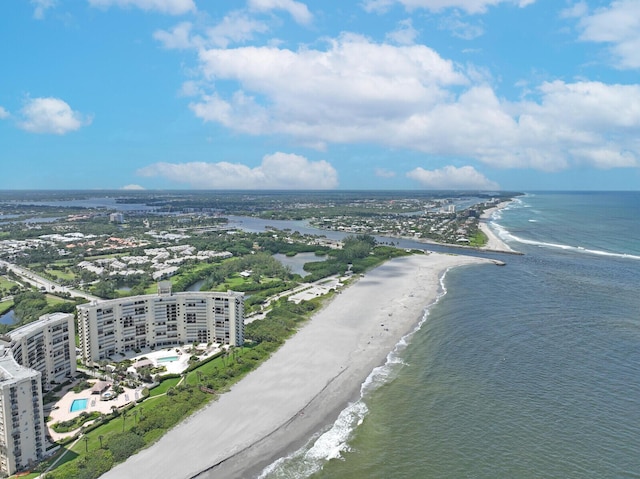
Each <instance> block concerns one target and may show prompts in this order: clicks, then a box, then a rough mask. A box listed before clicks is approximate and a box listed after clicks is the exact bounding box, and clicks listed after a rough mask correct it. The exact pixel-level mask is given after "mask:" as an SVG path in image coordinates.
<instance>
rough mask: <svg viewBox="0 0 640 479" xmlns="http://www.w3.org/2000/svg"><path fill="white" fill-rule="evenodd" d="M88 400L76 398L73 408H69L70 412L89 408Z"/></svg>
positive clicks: (72, 404)
mask: <svg viewBox="0 0 640 479" xmlns="http://www.w3.org/2000/svg"><path fill="white" fill-rule="evenodd" d="M88 402H89V400H88V399H74V400H73V402H72V403H71V409H69V412H76V411H83V410H84V409H87V403H88Z"/></svg>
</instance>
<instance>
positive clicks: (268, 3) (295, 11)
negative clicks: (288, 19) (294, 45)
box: [249, 0, 313, 25]
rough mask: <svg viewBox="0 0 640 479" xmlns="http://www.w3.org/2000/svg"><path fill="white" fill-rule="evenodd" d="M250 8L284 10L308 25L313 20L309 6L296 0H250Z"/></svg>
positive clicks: (297, 20) (264, 10)
mask: <svg viewBox="0 0 640 479" xmlns="http://www.w3.org/2000/svg"><path fill="white" fill-rule="evenodd" d="M249 8H251V9H252V10H256V11H260V12H268V11H271V10H284V11H286V12H287V13H289V15H291V16H292V17H293V19H294V20H295V21H296V22H297V23H300V24H302V25H307V24H309V23H311V21H312V20H313V15H312V14H311V12H310V11H309V9H308V8H307V6H306V5H305V4H304V3H302V2H296V1H294V0H249Z"/></svg>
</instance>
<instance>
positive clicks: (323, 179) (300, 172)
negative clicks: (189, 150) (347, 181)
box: [138, 152, 338, 189]
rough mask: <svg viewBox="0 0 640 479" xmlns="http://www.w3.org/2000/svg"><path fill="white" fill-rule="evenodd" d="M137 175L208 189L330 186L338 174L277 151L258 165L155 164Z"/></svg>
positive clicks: (323, 163)
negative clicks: (252, 166) (158, 177)
mask: <svg viewBox="0 0 640 479" xmlns="http://www.w3.org/2000/svg"><path fill="white" fill-rule="evenodd" d="M138 174H139V175H141V176H147V177H151V176H160V177H164V178H167V179H169V180H171V181H175V182H178V183H185V184H188V185H189V186H190V187H192V188H207V189H208V188H211V189H332V188H336V187H337V186H338V174H337V172H336V170H335V169H334V168H333V166H331V164H330V163H328V162H327V161H324V160H321V161H309V160H308V159H307V158H305V157H303V156H300V155H295V154H290V153H281V152H277V153H274V154H272V155H266V156H265V157H264V158H263V159H262V163H261V164H260V166H257V167H254V168H251V167H249V166H246V165H244V164H240V163H228V162H219V163H205V162H190V163H155V164H153V165H150V166H147V167H145V168H142V169H140V170H138Z"/></svg>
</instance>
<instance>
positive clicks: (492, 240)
mask: <svg viewBox="0 0 640 479" xmlns="http://www.w3.org/2000/svg"><path fill="white" fill-rule="evenodd" d="M509 203H511V202H510V201H503V202H502V203H500V204H498V205H497V206H495V207H493V208H489V209H488V210H485V211H484V212H483V213H482V216H480V222H479V224H478V226H479V227H480V230H481V231H482V232H483V233H484V234H485V235H487V238H488V240H487V244H486V245H485V246H484V247H483V248H482V249H483V250H487V251H500V252H508V253H516V251H515V250H514V249H513V248H511V247H510V246H509V245H508V244H506V243H505V242H504V241H502V240H501V239H500V237H499V236H498V235H497V234H495V233H494V232H493V230H492V229H491V228H490V227H489V225H488V224H487V223H488V222H489V220H490V219H491V215H492V214H493V213H494V212H495V211H497V210H500V209H502V208H504V207H505V206H507V205H508V204H509Z"/></svg>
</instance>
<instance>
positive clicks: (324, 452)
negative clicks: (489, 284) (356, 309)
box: [259, 269, 449, 479]
mask: <svg viewBox="0 0 640 479" xmlns="http://www.w3.org/2000/svg"><path fill="white" fill-rule="evenodd" d="M448 272H449V269H447V270H446V271H445V272H444V273H443V274H442V275H441V276H440V291H439V292H438V295H437V296H436V299H435V301H434V302H433V303H431V304H429V305H428V306H427V307H426V309H425V311H424V313H423V315H422V317H421V319H420V321H419V322H418V324H417V325H416V327H415V328H414V329H413V330H412V331H411V332H409V333H408V334H406V335H405V336H403V337H402V338H400V340H399V341H398V343H397V344H396V345H395V347H394V348H393V350H392V351H391V352H390V353H389V354H388V355H387V359H386V362H385V364H384V365H382V366H379V367H377V368H374V370H373V371H371V373H370V374H369V376H368V377H367V378H366V379H365V380H364V382H363V383H362V385H361V387H360V399H358V400H357V401H356V402H354V403H351V404H349V405H348V406H347V407H346V408H345V409H343V410H342V412H341V413H340V415H339V416H338V419H337V420H336V421H335V422H334V423H333V425H332V426H331V428H330V429H329V430H328V431H326V432H324V433H322V434H321V435H320V436H319V437H317V439H316V438H315V437H314V438H312V439H311V440H310V441H309V442H308V443H307V444H306V445H305V446H303V447H302V448H301V449H299V450H297V451H295V452H294V453H292V454H290V455H289V456H286V457H282V458H280V459H278V460H277V461H275V462H273V463H272V464H270V465H269V466H267V467H266V468H265V469H264V470H263V471H262V473H261V474H260V476H259V479H266V478H269V479H299V478H301V477H309V476H311V475H312V474H315V473H316V472H318V471H319V470H321V469H322V467H323V466H324V464H325V463H326V462H327V461H329V460H331V459H341V458H342V453H343V452H346V451H349V440H350V439H351V437H352V436H353V433H354V431H355V430H356V428H357V427H358V426H359V425H360V424H362V422H363V421H364V418H365V417H366V415H367V414H368V412H369V409H368V408H367V405H366V398H367V396H368V395H369V394H371V392H372V391H375V390H376V389H377V388H379V387H380V386H382V385H383V384H385V383H387V382H389V381H391V380H393V378H395V376H396V374H397V371H398V367H401V366H402V365H405V364H406V363H405V362H404V361H403V359H402V357H401V353H402V351H404V350H405V349H406V347H407V346H408V345H409V343H410V342H411V337H412V336H413V335H414V334H415V333H416V332H417V331H418V330H420V328H421V327H422V325H423V324H424V323H425V321H426V320H427V318H428V317H429V311H430V309H431V308H432V307H433V306H434V305H435V304H436V303H438V301H440V299H441V298H442V297H443V296H444V295H445V294H446V293H447V289H446V287H445V283H444V281H445V277H446V275H447V273H448Z"/></svg>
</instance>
